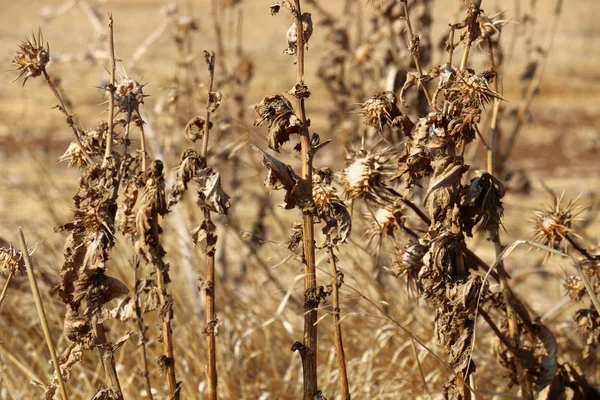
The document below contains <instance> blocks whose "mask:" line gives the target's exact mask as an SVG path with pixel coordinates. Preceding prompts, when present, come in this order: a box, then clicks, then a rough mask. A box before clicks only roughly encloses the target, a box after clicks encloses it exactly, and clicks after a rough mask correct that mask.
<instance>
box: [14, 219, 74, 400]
mask: <svg viewBox="0 0 600 400" xmlns="http://www.w3.org/2000/svg"><path fill="white" fill-rule="evenodd" d="M19 243H20V245H21V252H22V254H23V259H24V260H25V266H26V267H27V276H28V278H29V286H31V292H32V294H33V299H34V300H35V308H36V310H37V313H38V317H39V318H40V323H41V325H42V330H43V331H44V337H45V338H46V344H47V345H48V350H49V351H50V356H51V357H52V364H53V365H54V373H55V374H56V379H57V380H58V385H59V387H60V396H61V398H62V400H68V399H69V395H68V394H67V387H66V386H65V383H64V382H63V378H62V373H61V372H60V364H59V362H58V357H57V355H56V348H55V347H54V343H53V342H52V335H50V328H49V327H48V319H47V318H46V313H45V312H44V304H43V303H42V296H40V289H39V288H38V285H37V281H36V280H35V274H34V272H33V263H32V262H31V258H30V257H29V250H28V249H27V242H26V241H25V236H24V235H23V230H22V229H21V227H19Z"/></svg>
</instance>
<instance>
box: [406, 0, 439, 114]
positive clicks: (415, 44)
mask: <svg viewBox="0 0 600 400" xmlns="http://www.w3.org/2000/svg"><path fill="white" fill-rule="evenodd" d="M402 5H403V6H404V18H406V26H407V28H408V34H409V35H410V43H409V49H408V50H409V51H410V52H411V54H412V56H413V60H414V62H415V68H416V69H417V73H418V74H419V86H421V89H423V94H424V95H425V98H426V99H427V103H428V104H429V105H430V106H431V107H432V108H434V109H435V105H434V104H432V102H431V95H430V94H429V91H428V90H427V87H426V86H425V85H423V83H421V79H422V78H423V68H422V67H421V61H420V60H419V41H418V40H419V39H418V36H416V35H415V34H414V33H413V30H412V25H411V23H410V16H409V14H408V0H402Z"/></svg>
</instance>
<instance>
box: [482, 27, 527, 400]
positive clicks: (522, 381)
mask: <svg viewBox="0 0 600 400" xmlns="http://www.w3.org/2000/svg"><path fill="white" fill-rule="evenodd" d="M488 45H489V52H490V61H491V64H492V69H493V70H494V71H497V68H496V62H495V59H494V47H493V45H492V40H491V39H490V38H488ZM498 78H499V77H498V76H497V75H496V77H495V78H494V92H496V93H498V94H499V85H498ZM500 101H501V100H500V99H498V98H495V99H494V108H493V110H492V120H491V123H490V136H489V140H488V146H487V170H488V173H489V174H490V175H492V176H493V175H494V152H495V142H496V126H497V122H498V113H499V109H500ZM490 238H491V240H492V242H493V243H494V250H495V252H496V258H498V257H499V256H500V254H501V253H502V251H503V250H504V248H503V246H502V242H501V241H500V234H499V232H498V230H496V231H495V232H492V233H491V234H490ZM498 277H499V280H500V290H501V291H502V295H503V297H504V302H505V303H506V315H507V318H508V329H509V334H510V338H511V340H512V346H513V347H514V348H515V349H516V350H517V353H518V350H519V342H520V340H519V336H520V333H519V327H518V320H517V315H516V313H515V310H514V308H513V301H514V300H516V299H515V298H514V296H512V293H511V292H510V287H509V286H508V279H507V275H506V270H505V269H504V261H500V263H499V264H498ZM516 301H518V300H516ZM514 362H515V368H516V370H517V376H518V379H519V386H520V387H521V393H522V396H523V398H524V399H526V400H533V386H532V383H531V380H530V379H529V375H528V374H527V371H526V370H525V369H524V368H523V365H522V364H521V360H520V359H519V357H518V355H517V354H515V360H514Z"/></svg>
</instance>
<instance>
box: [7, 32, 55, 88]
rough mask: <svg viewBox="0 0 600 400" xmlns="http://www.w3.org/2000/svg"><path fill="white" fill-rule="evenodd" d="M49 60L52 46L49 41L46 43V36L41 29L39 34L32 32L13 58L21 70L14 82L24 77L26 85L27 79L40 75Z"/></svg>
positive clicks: (13, 61)
mask: <svg viewBox="0 0 600 400" xmlns="http://www.w3.org/2000/svg"><path fill="white" fill-rule="evenodd" d="M49 62H50V47H49V46H48V43H46V45H44V37H43V36H42V31H41V30H40V31H38V34H37V36H36V35H34V34H32V35H31V38H29V39H27V40H25V41H24V42H22V43H21V44H19V49H18V50H17V53H16V54H15V56H14V57H13V60H12V63H13V64H14V65H15V66H16V67H17V70H18V71H19V75H18V76H17V77H16V78H15V79H14V80H13V82H14V81H17V80H19V79H23V85H25V82H27V79H29V78H35V77H36V76H40V75H41V74H42V71H44V69H45V68H46V65H47V64H48V63H49Z"/></svg>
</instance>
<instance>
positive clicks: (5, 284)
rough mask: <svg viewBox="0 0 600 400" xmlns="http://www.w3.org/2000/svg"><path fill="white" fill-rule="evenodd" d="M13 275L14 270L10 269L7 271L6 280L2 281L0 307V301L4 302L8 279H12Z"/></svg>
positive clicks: (0, 303)
mask: <svg viewBox="0 0 600 400" xmlns="http://www.w3.org/2000/svg"><path fill="white" fill-rule="evenodd" d="M14 276H15V271H13V270H10V272H9V273H8V276H7V277H6V282H5V283H4V287H3V288H2V293H0V307H2V303H3V302H4V299H5V298H6V291H7V290H8V285H9V284H10V281H12V278H13V277H14Z"/></svg>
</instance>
